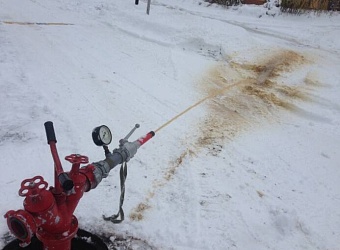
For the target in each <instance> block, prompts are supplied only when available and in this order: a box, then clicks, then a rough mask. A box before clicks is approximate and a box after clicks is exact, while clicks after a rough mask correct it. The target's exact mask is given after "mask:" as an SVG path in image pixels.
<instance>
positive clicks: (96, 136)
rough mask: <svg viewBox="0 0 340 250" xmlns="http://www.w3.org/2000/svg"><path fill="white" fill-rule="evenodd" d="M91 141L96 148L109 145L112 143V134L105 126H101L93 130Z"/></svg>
mask: <svg viewBox="0 0 340 250" xmlns="http://www.w3.org/2000/svg"><path fill="white" fill-rule="evenodd" d="M92 139H93V142H94V144H96V145H97V146H104V145H109V144H110V143H111V141H112V134H111V131H110V129H109V128H108V127H107V126H105V125H101V126H98V127H96V128H94V129H93V131H92Z"/></svg>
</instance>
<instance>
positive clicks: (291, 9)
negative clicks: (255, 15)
mask: <svg viewBox="0 0 340 250" xmlns="http://www.w3.org/2000/svg"><path fill="white" fill-rule="evenodd" d="M331 2H332V0H282V1H281V11H282V12H288V13H293V14H301V13H304V12H306V11H308V10H315V11H324V10H329V6H330V3H331Z"/></svg>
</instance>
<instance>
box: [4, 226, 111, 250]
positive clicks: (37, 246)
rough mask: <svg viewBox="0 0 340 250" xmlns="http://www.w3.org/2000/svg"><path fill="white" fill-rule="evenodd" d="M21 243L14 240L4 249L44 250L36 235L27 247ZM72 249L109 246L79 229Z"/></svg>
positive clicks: (96, 249) (96, 248)
mask: <svg viewBox="0 0 340 250" xmlns="http://www.w3.org/2000/svg"><path fill="white" fill-rule="evenodd" d="M19 243H20V241H19V240H17V239H16V240H13V241H11V242H10V243H8V244H7V245H6V246H5V248H3V250H43V244H42V243H41V242H40V241H39V240H38V239H37V238H36V237H33V238H32V241H31V244H29V245H28V246H27V247H20V246H19ZM61 250H62V249H61ZM71 250H108V247H107V245H106V244H105V243H104V242H103V240H102V239H101V238H100V237H98V236H96V235H94V234H92V233H90V232H87V231H85V230H82V229H79V230H78V232H77V235H76V237H74V238H73V239H72V242H71Z"/></svg>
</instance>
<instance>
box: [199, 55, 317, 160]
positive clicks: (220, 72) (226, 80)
mask: <svg viewBox="0 0 340 250" xmlns="http://www.w3.org/2000/svg"><path fill="white" fill-rule="evenodd" d="M307 63H310V61H309V60H308V59H306V57H305V56H303V55H300V54H298V53H296V52H294V51H279V52H276V53H273V54H271V55H270V56H269V57H266V58H263V59H259V60H258V61H257V62H256V63H237V62H233V61H232V62H229V63H225V64H221V65H218V66H217V67H214V68H213V69H212V70H211V71H210V72H209V73H208V74H207V76H206V77H205V78H204V80H203V81H202V83H201V87H202V89H203V91H204V92H208V93H218V92H219V91H220V92H221V93H220V94H217V95H216V96H215V97H214V98H213V99H210V100H209V101H208V113H209V114H208V115H207V117H206V119H205V121H204V122H203V123H202V124H201V125H200V127H199V129H200V134H201V138H199V139H198V141H197V146H198V147H200V148H206V147H208V148H209V149H210V152H211V153H212V154H216V153H218V152H214V149H213V147H215V148H216V144H222V143H223V141H225V140H226V139H227V140H231V139H232V138H234V137H235V136H237V135H238V134H239V133H241V132H243V131H246V130H247V129H249V128H251V127H256V126H258V125H261V124H263V123H270V122H272V121H273V120H277V119H278V118H279V115H280V112H282V111H284V110H285V111H289V112H294V111H295V110H296V109H297V105H298V104H299V102H304V101H311V98H310V96H309V94H308V93H309V89H308V87H307V82H308V83H309V86H311V85H312V84H311V83H310V81H311V80H310V79H308V78H307V76H306V77H305V79H304V80H303V81H302V82H301V83H300V82H298V83H296V82H294V80H290V78H289V74H291V73H292V72H294V71H295V70H299V69H300V68H302V66H303V65H305V64H307ZM231 85H232V86H233V87H232V88H231V89H229V90H228V91H224V89H225V88H226V87H228V86H231ZM214 145H215V146H214Z"/></svg>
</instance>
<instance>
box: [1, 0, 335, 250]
mask: <svg viewBox="0 0 340 250" xmlns="http://www.w3.org/2000/svg"><path fill="white" fill-rule="evenodd" d="M145 10H146V2H145V1H141V2H140V4H139V5H134V1H126V0H117V1H109V0H72V1H69V0H53V1H52V0H26V1H22V0H0V86H1V91H0V115H1V119H0V154H1V157H0V166H1V167H0V170H1V174H0V190H1V192H0V201H1V205H0V214H1V215H3V214H5V213H6V212H7V211H8V210H11V209H13V210H17V209H21V208H22V201H23V199H22V198H21V197H19V196H18V190H19V188H20V183H21V181H22V180H23V179H26V178H31V177H33V176H35V175H42V176H43V177H44V178H45V180H46V181H47V182H48V183H49V184H50V185H52V184H53V162H52V158H51V156H50V152H49V147H48V145H47V143H46V138H45V131H44V126H43V124H44V122H45V121H48V120H51V121H53V122H54V127H55V130H56V136H57V140H58V144H57V147H58V150H59V155H60V157H61V158H62V159H63V157H64V156H66V155H69V154H71V153H80V154H84V155H87V156H89V158H90V160H91V161H98V160H101V159H103V152H102V149H101V148H98V147H96V146H94V144H93V143H92V139H91V131H92V129H93V128H94V127H96V126H98V125H101V124H106V125H108V126H109V127H110V128H111V130H112V132H113V134H114V142H113V143H112V146H111V148H112V149H113V148H114V147H116V146H118V140H119V139H121V138H122V137H124V136H125V135H126V134H127V133H128V132H129V131H130V129H132V128H133V126H134V125H135V124H136V123H139V124H141V128H139V129H138V130H137V131H136V132H135V134H134V135H133V136H132V138H131V139H133V140H134V139H137V138H138V137H139V136H141V135H144V134H145V133H147V132H148V131H150V130H157V133H156V136H155V138H154V139H152V140H151V141H150V142H148V143H147V144H146V145H145V146H143V147H142V148H140V149H139V151H138V153H137V155H136V156H135V157H134V158H133V159H132V160H131V161H130V162H129V173H128V179H127V182H126V189H127V190H126V194H125V197H126V198H125V203H124V209H125V213H126V217H127V218H126V220H125V221H124V222H123V223H122V224H119V225H114V224H112V223H110V222H105V221H103V220H102V215H103V214H105V215H111V214H113V213H116V212H117V208H118V203H119V194H120V190H119V174H118V170H119V168H118V167H117V168H116V169H114V170H113V171H111V174H110V176H109V177H108V178H106V179H105V180H103V182H102V183H101V184H100V185H99V186H98V187H97V188H96V189H95V190H92V191H91V192H89V193H86V194H85V195H84V197H83V199H82V200H81V202H80V204H79V206H78V208H77V210H76V213H75V214H76V216H77V218H78V220H79V223H80V227H81V228H84V229H86V230H89V231H92V232H94V233H97V234H99V235H104V236H106V237H111V239H112V240H113V239H114V238H115V237H123V238H127V239H130V240H131V239H132V237H133V238H134V239H140V240H135V241H133V240H132V241H131V242H130V243H129V244H130V245H131V246H130V247H131V248H134V249H136V248H138V247H140V248H143V249H151V248H152V249H240V250H262V249H273V250H274V249H275V250H281V249H282V250H287V249H320V250H326V249H327V250H338V249H340V210H339V207H340V181H339V180H340V97H339V96H340V67H339V65H340V15H339V14H338V13H333V14H331V15H330V14H305V15H301V16H290V15H285V14H280V13H279V11H278V10H277V9H275V8H272V9H271V10H268V9H266V8H264V7H263V6H241V7H233V8H229V9H226V8H222V7H219V6H216V5H209V4H207V3H204V2H200V1H197V0H191V1H187V0H185V1H184V0H172V1H165V0H153V1H152V5H151V12H150V15H146V14H145ZM196 104H197V105H196ZM190 107H192V108H191V109H189V108H190ZM186 109H189V110H188V111H187V112H183V111H186ZM181 112H183V115H181V116H179V117H178V118H176V119H174V120H173V121H171V122H170V123H168V124H166V123H167V122H168V121H170V120H171V119H172V118H173V117H176V116H177V115H178V114H180V113H181ZM163 124H166V126H164V127H162V125H163ZM62 163H63V166H64V169H66V170H69V167H70V165H69V163H67V162H66V161H64V160H62ZM0 221H1V222H0V237H2V238H1V239H2V240H1V241H0V248H3V247H4V245H5V240H4V238H3V236H4V235H6V234H7V233H8V228H7V225H6V220H5V219H1V220H0ZM134 244H135V245H134Z"/></svg>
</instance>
